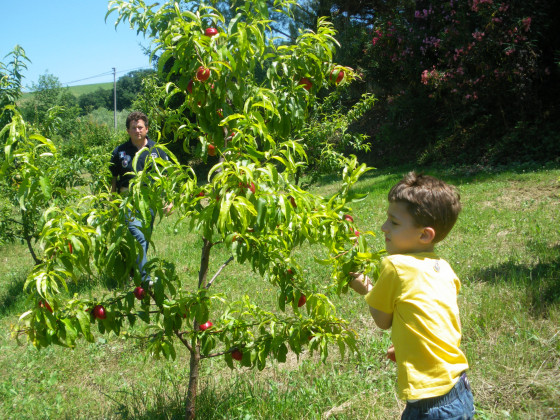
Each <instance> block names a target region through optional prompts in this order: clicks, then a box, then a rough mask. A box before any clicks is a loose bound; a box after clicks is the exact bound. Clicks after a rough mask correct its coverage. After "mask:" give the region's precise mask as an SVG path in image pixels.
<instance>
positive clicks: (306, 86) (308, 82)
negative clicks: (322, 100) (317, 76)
mask: <svg viewBox="0 0 560 420" xmlns="http://www.w3.org/2000/svg"><path fill="white" fill-rule="evenodd" d="M299 84H300V85H303V88H304V89H305V90H306V91H308V92H309V91H310V90H311V87H312V86H313V83H311V80H309V79H308V78H307V77H302V78H301V79H299Z"/></svg>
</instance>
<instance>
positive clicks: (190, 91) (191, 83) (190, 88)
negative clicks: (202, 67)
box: [187, 79, 194, 95]
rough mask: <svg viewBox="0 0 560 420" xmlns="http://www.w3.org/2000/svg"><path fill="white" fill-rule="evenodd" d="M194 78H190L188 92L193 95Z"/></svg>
mask: <svg viewBox="0 0 560 420" xmlns="http://www.w3.org/2000/svg"><path fill="white" fill-rule="evenodd" d="M193 84H194V83H193V80H192V79H191V80H189V83H188V84H187V92H189V93H190V94H191V95H192V88H193Z"/></svg>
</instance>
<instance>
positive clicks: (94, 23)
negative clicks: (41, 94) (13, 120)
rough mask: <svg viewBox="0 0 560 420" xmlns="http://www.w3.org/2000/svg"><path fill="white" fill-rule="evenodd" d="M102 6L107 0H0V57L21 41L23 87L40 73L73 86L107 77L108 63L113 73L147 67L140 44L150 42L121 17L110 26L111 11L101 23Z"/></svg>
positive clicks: (110, 75)
mask: <svg viewBox="0 0 560 420" xmlns="http://www.w3.org/2000/svg"><path fill="white" fill-rule="evenodd" d="M107 5H108V1H107V0H53V1H45V0H0V11H1V12H0V13H1V15H2V23H1V24H0V61H2V62H4V63H6V62H7V61H9V60H7V59H5V58H4V57H5V56H6V54H8V53H9V52H10V51H12V49H13V47H14V46H15V45H16V44H19V45H21V46H22V47H23V48H24V50H25V53H26V55H27V57H28V58H29V59H30V60H31V61H32V62H31V63H29V64H28V66H27V71H24V72H23V75H24V76H25V79H24V80H23V84H24V86H26V87H30V86H31V84H32V83H37V81H38V79H39V76H40V75H42V74H45V73H49V74H52V75H54V76H56V77H58V79H59V81H60V82H61V83H62V84H63V85H64V86H67V85H69V86H75V85H84V84H91V83H103V82H112V81H113V70H112V68H113V67H115V68H116V72H117V78H118V77H119V76H122V75H124V74H126V73H128V72H129V71H132V70H137V69H139V68H148V67H150V62H149V57H148V56H146V55H144V53H143V51H142V47H141V45H143V46H146V47H147V46H149V45H150V41H149V40H148V39H144V38H143V37H142V36H141V35H139V36H137V35H136V31H135V30H132V29H130V27H129V25H128V23H127V22H125V23H120V24H119V26H117V28H116V30H115V21H116V19H117V14H116V13H115V12H114V13H112V14H111V15H109V17H108V18H107V23H105V14H106V13H107ZM102 74H105V75H104V76H100V77H94V76H98V75H102ZM26 90H27V89H26Z"/></svg>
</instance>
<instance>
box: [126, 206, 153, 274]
mask: <svg viewBox="0 0 560 420" xmlns="http://www.w3.org/2000/svg"><path fill="white" fill-rule="evenodd" d="M150 214H151V215H152V220H151V222H150V229H149V231H148V232H146V233H149V234H151V232H152V230H153V228H154V211H153V210H152V209H150ZM127 223H128V230H129V231H130V233H131V234H132V236H134V238H135V239H136V241H138V243H139V244H140V246H141V247H142V251H143V252H142V255H138V258H137V259H136V265H137V266H138V271H139V272H140V275H141V276H142V281H143V282H145V281H150V276H147V275H146V272H145V271H144V266H145V265H146V263H147V262H148V259H147V254H148V246H149V244H150V242H149V240H147V239H146V236H145V235H144V232H142V228H143V226H144V221H143V220H142V219H140V218H138V217H134V215H132V214H131V213H129V214H128V219H127ZM144 230H145V229H144Z"/></svg>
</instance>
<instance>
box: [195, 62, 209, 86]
mask: <svg viewBox="0 0 560 420" xmlns="http://www.w3.org/2000/svg"><path fill="white" fill-rule="evenodd" d="M209 77H210V69H209V68H206V67H204V66H200V67H199V68H198V70H197V71H196V79H197V80H198V81H200V82H205V81H207V80H208V78H209Z"/></svg>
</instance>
